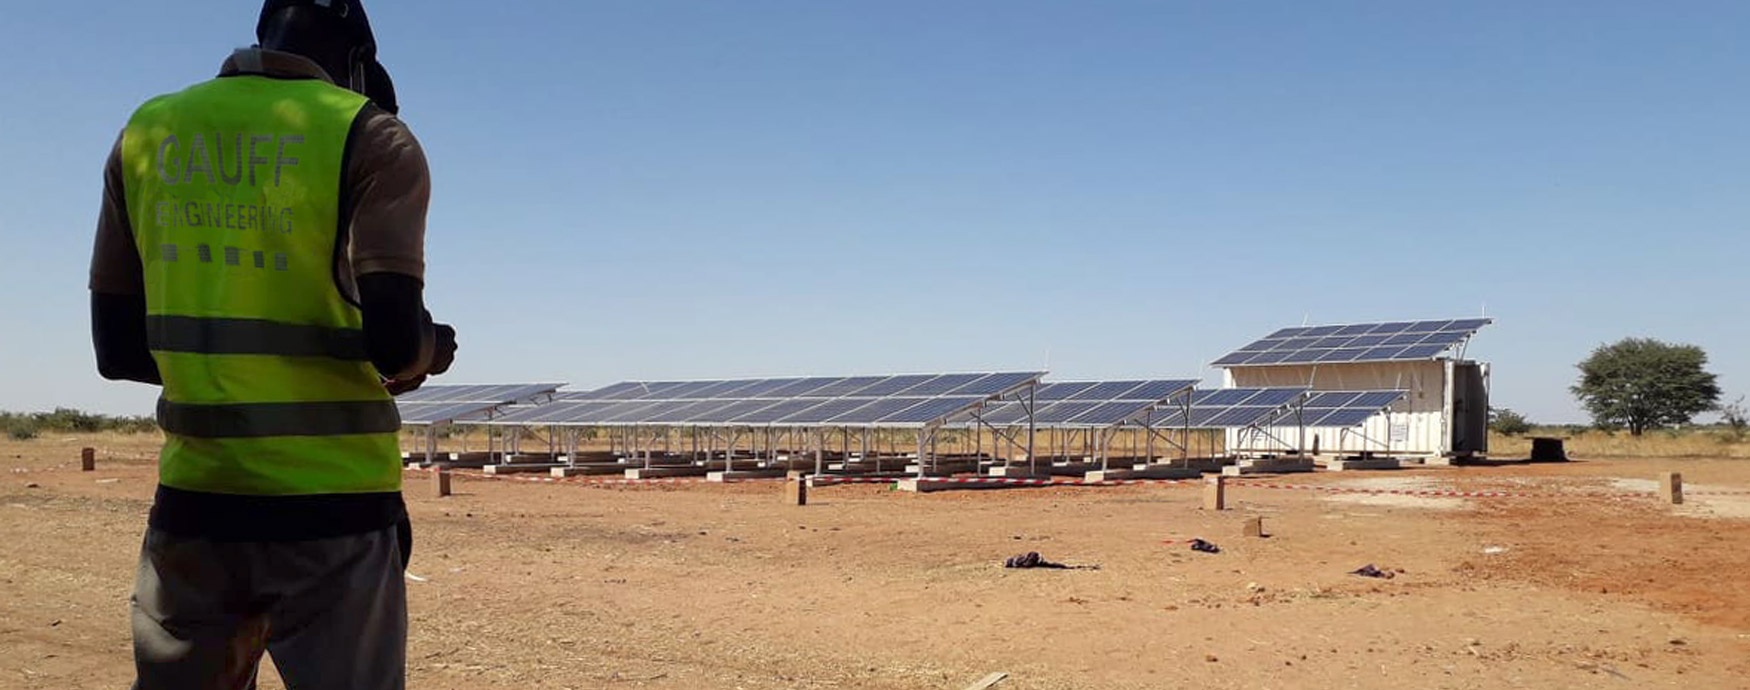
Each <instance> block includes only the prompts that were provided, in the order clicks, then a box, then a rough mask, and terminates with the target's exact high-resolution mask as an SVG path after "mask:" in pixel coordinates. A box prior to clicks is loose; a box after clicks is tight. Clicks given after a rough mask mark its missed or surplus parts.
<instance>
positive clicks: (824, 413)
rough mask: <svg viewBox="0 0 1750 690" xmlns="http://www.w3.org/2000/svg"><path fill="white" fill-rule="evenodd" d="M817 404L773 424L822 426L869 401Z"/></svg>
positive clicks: (832, 401)
mask: <svg viewBox="0 0 1750 690" xmlns="http://www.w3.org/2000/svg"><path fill="white" fill-rule="evenodd" d="M817 402H819V404H818V405H815V406H814V407H810V408H808V409H805V410H802V411H800V412H794V413H791V414H789V415H787V416H785V417H783V418H780V419H778V420H776V421H775V422H774V423H775V424H777V425H778V426H784V425H796V426H813V425H816V424H823V423H825V422H826V421H827V420H830V419H832V418H834V417H837V416H839V415H841V414H844V413H846V412H850V411H851V410H855V409H857V408H859V407H862V406H864V405H867V404H869V402H870V400H869V399H868V398H834V399H831V400H819V401H817Z"/></svg>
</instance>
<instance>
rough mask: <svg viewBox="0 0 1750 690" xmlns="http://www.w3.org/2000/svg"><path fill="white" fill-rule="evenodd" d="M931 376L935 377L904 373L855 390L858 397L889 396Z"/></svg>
mask: <svg viewBox="0 0 1750 690" xmlns="http://www.w3.org/2000/svg"><path fill="white" fill-rule="evenodd" d="M933 378H935V377H934V376H930V375H928V374H921V375H919V374H913V375H906V376H889V377H887V378H886V379H884V380H882V381H880V382H879V383H876V384H874V385H871V386H869V387H867V388H864V389H863V390H860V391H857V395H858V396H859V397H866V398H871V397H885V396H889V395H894V394H896V393H898V392H900V391H903V390H905V389H907V388H911V387H912V386H916V385H918V384H920V383H923V382H925V381H928V380H930V379H933Z"/></svg>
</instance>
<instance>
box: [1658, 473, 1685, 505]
mask: <svg viewBox="0 0 1750 690" xmlns="http://www.w3.org/2000/svg"><path fill="white" fill-rule="evenodd" d="M1659 500H1661V501H1664V502H1666V503H1670V504H1671V505H1680V504H1682V503H1683V473H1682V472H1660V473H1659Z"/></svg>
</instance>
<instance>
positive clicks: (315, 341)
mask: <svg viewBox="0 0 1750 690" xmlns="http://www.w3.org/2000/svg"><path fill="white" fill-rule="evenodd" d="M146 344H147V346H148V347H150V348H151V349H153V350H161V351H164V352H198V353H201V354H208V355H283V356H286V357H332V358H334V359H346V360H355V361H365V360H368V359H370V357H369V355H368V354H366V352H365V332H364V331H362V330H359V329H354V328H328V327H325V326H304V325H298V324H289V323H278V322H274V321H267V320H264V319H220V318H205V319H203V318H197V317H192V316H165V315H159V316H148V317H146Z"/></svg>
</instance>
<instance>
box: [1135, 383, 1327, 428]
mask: <svg viewBox="0 0 1750 690" xmlns="http://www.w3.org/2000/svg"><path fill="white" fill-rule="evenodd" d="M1307 390H1308V389H1306V388H1293V387H1285V388H1216V389H1200V390H1195V391H1191V398H1190V405H1189V407H1188V409H1187V407H1186V406H1169V407H1163V408H1161V409H1159V410H1156V411H1155V412H1154V414H1152V415H1151V416H1150V417H1149V419H1148V424H1149V426H1152V427H1154V428H1157V429H1183V428H1192V429H1243V428H1246V427H1250V426H1256V425H1258V424H1261V423H1262V422H1264V421H1265V420H1267V419H1270V418H1272V417H1274V416H1276V415H1278V414H1280V413H1281V412H1282V411H1283V410H1284V409H1286V408H1288V407H1290V406H1292V405H1293V404H1294V403H1296V402H1298V401H1300V400H1301V399H1302V398H1303V397H1304V396H1305V395H1306V393H1307Z"/></svg>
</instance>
